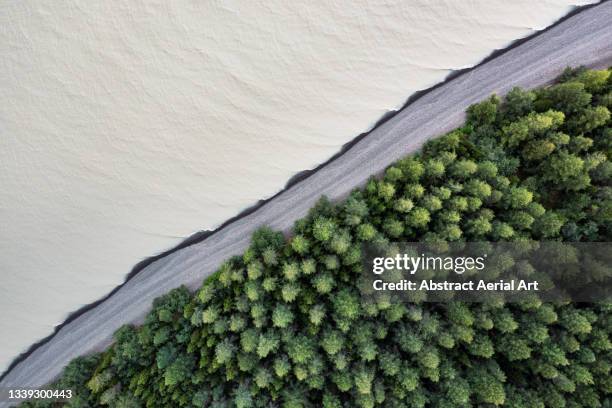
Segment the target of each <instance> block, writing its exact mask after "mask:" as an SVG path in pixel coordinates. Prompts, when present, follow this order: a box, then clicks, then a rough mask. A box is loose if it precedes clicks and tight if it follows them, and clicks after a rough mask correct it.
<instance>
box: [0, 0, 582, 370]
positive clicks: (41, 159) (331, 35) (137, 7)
mask: <svg viewBox="0 0 612 408" xmlns="http://www.w3.org/2000/svg"><path fill="white" fill-rule="evenodd" d="M588 2H589V1H588V0H547V1H538V2H534V1H532V0H518V1H512V2H509V1H505V0H473V1H463V0H461V1H460V0H454V1H439V0H438V1H425V0H422V1H383V0H378V1H366V0H352V1H348V0H339V1H334V2H330V1H301V2H296V1H292V2H286V1H266V2H260V1H182V2H169V3H168V2H161V1H141V0H138V1H134V0H130V1H127V0H126V1H88V2H76V1H64V2H42V1H34V0H19V1H17V0H2V1H1V2H0V53H1V55H2V61H1V62H0V88H1V94H0V98H1V99H0V216H1V218H0V225H1V226H0V273H1V278H2V285H1V287H0V333H1V335H0V370H2V369H4V368H5V367H6V366H7V365H8V364H9V362H10V361H11V359H12V358H14V357H15V356H16V355H17V354H18V353H20V352H22V351H24V350H25V349H27V347H28V346H29V345H30V344H31V343H32V342H34V341H37V340H39V339H41V338H42V337H44V336H46V335H48V334H50V333H51V331H52V329H53V326H54V325H56V324H58V323H60V322H61V321H62V320H63V319H64V318H65V317H66V316H67V314H68V313H69V312H70V311H73V310H75V309H77V308H79V307H80V306H81V305H83V304H86V303H89V302H92V301H94V300H96V299H98V298H100V297H101V296H103V295H104V294H106V293H108V292H109V291H110V290H111V289H112V288H113V287H115V286H116V285H118V284H120V283H121V282H122V281H123V279H124V277H125V275H126V274H127V273H128V272H129V270H130V269H131V267H132V266H133V265H134V264H135V263H137V262H138V261H140V260H142V259H143V258H144V257H147V256H150V255H154V254H156V253H159V252H162V251H163V250H166V249H168V248H170V247H172V246H174V245H176V244H177V243H179V242H180V241H181V240H182V239H183V238H185V237H187V236H189V235H190V234H192V233H193V232H195V231H197V230H201V229H211V228H215V227H216V226H218V225H219V224H220V223H222V222H223V221H224V220H226V219H227V218H229V217H232V216H234V215H236V214H237V213H238V212H239V211H240V210H242V209H244V208H245V207H247V206H249V205H251V204H253V203H255V202H256V201H257V200H259V199H261V198H265V197H269V196H271V195H273V194H274V193H276V192H277V191H279V190H280V189H281V188H282V187H283V186H284V184H285V182H286V181H287V180H288V179H289V178H290V177H291V176H292V175H293V174H295V173H296V172H298V171H300V170H304V169H309V168H313V167H315V166H316V165H317V164H319V163H321V162H323V161H325V160H326V159H327V158H329V157H330V156H331V155H333V154H334V153H335V152H337V151H338V150H339V149H340V147H341V146H342V145H343V144H344V143H346V142H347V141H349V140H351V139H352V138H353V137H355V136H356V135H358V134H359V133H362V132H364V131H366V130H368V129H369V128H370V127H371V126H372V125H373V124H374V123H375V122H376V121H377V120H378V119H379V118H380V117H381V116H382V115H383V114H384V113H385V112H387V111H388V110H392V109H396V108H398V107H399V106H401V105H402V104H403V103H404V102H405V100H406V98H407V97H408V96H410V95H411V94H412V93H414V92H415V91H418V90H420V89H424V88H427V87H429V86H431V85H434V84H436V83H438V82H440V81H442V80H443V79H444V78H445V77H446V76H447V75H448V74H449V73H450V72H451V71H452V70H456V69H461V68H466V67H470V66H473V65H475V64H476V63H478V62H479V61H480V60H482V59H483V58H484V57H486V56H487V55H488V54H489V53H491V52H492V51H493V50H495V49H498V48H502V47H505V46H506V45H508V44H509V43H510V42H511V41H513V40H515V39H518V38H522V37H525V36H527V35H529V34H532V33H533V32H534V30H540V29H543V28H545V27H546V26H548V25H550V24H551V23H553V22H554V21H556V20H557V19H558V18H560V17H562V16H563V15H564V14H566V13H567V12H569V11H570V10H571V9H572V6H573V5H579V4H585V3H588ZM542 63H543V64H544V63H546V61H542Z"/></svg>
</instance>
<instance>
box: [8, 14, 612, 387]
mask: <svg viewBox="0 0 612 408" xmlns="http://www.w3.org/2000/svg"><path fill="white" fill-rule="evenodd" d="M606 3H608V4H601V3H600V4H599V5H589V6H583V7H580V8H576V9H575V10H573V11H572V12H571V13H569V14H568V15H566V16H565V17H563V18H562V19H560V20H559V21H557V22H556V23H554V24H553V25H552V26H550V27H548V28H546V29H545V30H542V31H538V32H535V33H534V34H533V35H531V36H529V37H526V38H524V39H520V40H517V41H515V42H513V43H512V44H511V45H510V46H508V47H507V48H504V49H502V50H497V51H494V52H493V53H492V54H491V55H490V56H489V57H487V58H485V60H483V61H482V62H481V63H479V64H478V65H476V66H475V67H472V68H468V69H465V70H460V71H453V72H452V73H451V74H449V76H448V77H447V78H446V79H445V80H444V81H443V82H441V83H439V84H437V85H435V86H433V87H431V88H428V89H426V90H423V91H419V92H417V93H415V94H413V95H412V96H411V97H410V98H409V99H408V100H407V101H406V103H405V104H404V105H403V106H402V108H400V109H399V110H397V111H392V112H389V113H388V114H386V115H384V116H383V117H382V118H381V119H380V120H379V121H378V122H377V123H376V124H375V125H374V126H373V127H372V129H370V130H369V131H367V132H365V133H362V134H360V135H359V136H357V137H356V138H355V139H353V140H352V141H350V142H348V143H346V144H345V145H344V146H343V147H342V149H341V150H340V151H339V152H338V153H336V154H335V155H333V156H332V157H331V158H329V159H328V160H327V161H326V162H324V163H322V164H321V165H319V166H317V167H316V168H315V169H313V170H306V171H303V172H300V173H298V174H296V175H295V176H293V177H292V178H291V179H290V180H289V181H288V182H287V184H286V186H285V188H284V189H283V190H281V191H279V192H278V193H276V194H275V195H273V196H272V197H270V198H268V199H266V200H260V201H259V202H257V203H256V204H254V205H253V206H251V207H249V208H247V209H245V210H243V211H242V212H241V213H239V214H238V215H237V216H235V217H232V218H231V219H229V220H227V221H226V222H224V223H223V224H222V225H220V226H219V227H218V228H216V229H215V230H212V231H201V232H198V233H196V234H194V235H192V236H190V237H188V238H187V239H186V240H184V241H183V242H182V243H180V244H179V245H177V246H176V247H174V248H172V249H170V250H168V251H165V252H163V253H162V254H159V255H157V256H154V257H150V258H146V259H144V260H143V261H141V262H139V263H138V264H137V265H135V266H134V268H133V269H132V271H131V272H130V273H129V274H128V275H127V276H126V280H125V281H124V282H123V283H122V284H121V285H119V286H117V287H116V288H114V289H113V290H112V291H111V292H110V293H109V294H108V295H106V296H105V297H104V298H102V299H100V300H98V301H96V302H93V303H91V304H89V305H85V306H83V307H82V308H80V309H79V310H77V311H75V312H73V313H71V314H70V315H69V316H68V318H67V319H66V320H65V321H64V322H63V323H61V324H60V325H58V326H56V327H55V329H54V332H53V333H52V334H51V335H49V336H48V337H46V338H45V339H43V340H41V341H39V342H37V343H35V344H34V345H32V346H31V347H30V349H29V350H28V351H26V352H25V353H23V354H21V355H20V356H18V357H17V358H16V359H15V360H14V361H13V362H12V363H11V365H10V366H9V368H8V369H7V370H6V371H5V372H4V373H3V374H2V376H1V377H0V380H4V379H5V378H6V377H7V376H9V375H10V374H11V372H12V370H13V369H15V368H16V367H17V366H19V364H20V363H22V362H24V361H25V360H27V359H28V357H30V356H31V355H32V354H33V353H35V352H36V351H37V350H39V349H40V348H41V347H43V346H45V345H46V344H48V343H49V342H51V341H52V340H53V339H54V338H55V336H56V335H57V334H58V333H59V332H60V331H61V330H62V329H63V328H64V327H66V326H67V325H69V324H70V323H71V322H73V321H75V320H77V319H78V318H79V317H81V316H83V315H85V314H86V313H87V312H89V311H92V310H95V309H96V307H97V306H100V305H102V304H103V303H104V302H105V301H107V300H109V299H110V298H112V297H113V295H115V294H116V293H117V292H119V291H120V290H121V289H122V288H124V287H125V286H126V285H127V284H128V283H130V282H132V281H133V280H135V278H142V276H141V275H140V273H141V272H143V271H144V270H145V269H146V268H147V267H148V266H150V265H152V264H154V263H155V262H157V261H163V260H166V261H170V262H172V260H168V259H167V258H168V257H169V255H172V254H174V253H177V252H179V251H181V250H183V249H186V248H190V247H193V246H195V245H196V244H199V243H202V242H203V241H205V240H207V239H209V238H211V237H213V236H216V235H218V234H221V233H222V232H223V231H224V230H225V229H226V228H228V227H229V226H231V225H235V224H237V223H238V222H239V221H241V220H243V219H245V218H247V217H248V216H249V215H252V214H254V213H256V212H257V211H258V210H260V209H262V208H263V207H264V206H265V205H266V204H269V203H271V202H273V201H275V200H276V199H277V198H279V197H280V196H282V195H284V194H286V193H288V192H289V190H291V189H293V188H294V187H296V186H297V187H299V186H300V184H301V183H302V182H303V181H306V180H309V179H310V178H311V177H313V176H314V175H316V174H317V173H318V172H319V171H321V170H322V169H324V168H326V167H328V166H330V165H332V164H333V163H335V162H337V161H338V159H340V158H343V157H344V156H345V155H346V154H347V153H348V152H349V151H351V150H352V148H353V147H354V146H356V145H357V144H359V142H361V141H362V140H364V139H365V137H366V136H367V135H370V134H372V133H374V132H375V131H378V130H379V129H381V128H382V127H383V126H384V125H385V124H387V123H389V122H390V121H391V120H392V119H394V118H397V117H398V115H400V114H401V113H402V112H404V111H405V110H406V108H408V107H410V106H412V105H413V104H415V103H416V102H417V101H419V100H420V99H421V98H423V97H425V96H427V95H431V94H432V93H434V91H436V90H438V89H440V88H441V87H443V86H445V85H448V84H449V83H452V82H453V81H454V80H457V79H459V78H461V77H462V76H465V74H468V73H470V72H474V71H476V70H477V69H478V68H481V67H482V66H483V65H485V64H487V63H489V62H491V61H493V60H497V59H498V58H499V57H500V56H502V55H504V54H507V53H508V52H510V51H512V50H514V49H516V48H518V47H520V46H521V45H523V44H525V43H527V42H530V41H533V40H535V39H536V38H538V37H540V36H542V35H544V34H545V33H547V32H550V31H551V30H553V29H555V28H556V27H559V26H560V25H562V24H563V23H564V22H565V21H567V20H569V19H571V18H572V17H574V16H577V15H580V14H582V12H584V11H586V10H588V9H590V8H592V7H603V8H604V10H605V11H604V13H602V14H604V15H605V14H606V13H610V12H611V7H610V4H609V2H606ZM592 14H595V13H592ZM589 45H590V44H589ZM581 51H582V50H581ZM598 55H599V57H600V59H599V62H604V61H605V58H610V57H611V56H610V55H608V56H606V54H605V53H602V54H598ZM605 62H607V61H605ZM538 79H539V80H540V81H542V80H544V81H548V80H551V79H553V78H550V77H548V78H541V77H540V78H536V80H538ZM532 80H533V79H532ZM397 120H398V121H399V120H401V118H399V119H397ZM406 136H408V135H406ZM417 147H418V146H417ZM404 154H406V152H402V153H401V155H404ZM387 164H388V163H387ZM383 167H386V164H385V165H384V166H383ZM354 187H355V186H354V185H353V186H351V188H350V189H352V188H354ZM350 189H349V190H350ZM247 240H248V237H247ZM200 282H201V279H200ZM149 304H150V303H149ZM111 334H112V333H111ZM100 342H103V340H101V341H100ZM89 351H91V350H89ZM86 352H87V351H86Z"/></svg>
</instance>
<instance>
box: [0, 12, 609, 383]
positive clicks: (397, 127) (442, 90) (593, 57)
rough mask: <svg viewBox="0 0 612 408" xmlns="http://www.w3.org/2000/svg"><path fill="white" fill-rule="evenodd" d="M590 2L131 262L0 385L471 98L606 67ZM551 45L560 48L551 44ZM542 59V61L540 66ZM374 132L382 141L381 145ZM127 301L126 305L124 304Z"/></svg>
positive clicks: (439, 126)
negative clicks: (286, 180) (261, 194)
mask: <svg viewBox="0 0 612 408" xmlns="http://www.w3.org/2000/svg"><path fill="white" fill-rule="evenodd" d="M596 9H597V10H587V11H584V12H583V13H580V14H578V15H575V16H573V17H571V18H569V19H566V20H565V21H564V22H563V23H561V24H558V25H557V26H555V27H554V28H553V29H550V30H547V31H546V32H545V33H543V34H542V33H539V35H537V36H536V37H533V38H531V39H530V40H529V41H527V42H522V44H520V45H518V46H514V47H513V48H512V49H511V50H510V51H507V52H505V53H504V54H502V55H501V56H499V57H497V58H495V59H490V60H489V62H487V63H485V64H481V65H479V66H478V67H477V68H475V69H471V70H469V71H468V73H466V74H464V75H460V76H456V77H455V78H454V79H453V80H451V81H446V82H445V83H444V84H443V85H441V86H440V85H439V86H436V87H434V89H433V90H430V91H429V92H427V93H425V94H422V95H421V96H420V98H419V99H416V100H414V99H413V100H412V103H411V104H409V106H408V107H407V108H406V109H404V110H402V111H400V112H399V113H397V114H395V115H394V116H393V117H392V118H391V119H386V120H385V121H384V123H382V124H381V125H380V126H377V127H376V128H375V129H374V130H372V131H371V132H369V135H370V136H371V137H363V136H361V137H359V138H357V140H356V141H354V142H352V145H351V146H352V147H351V148H350V149H346V150H344V149H343V150H344V154H341V155H340V156H338V155H336V156H334V158H332V159H331V160H330V161H328V162H326V163H325V164H324V166H323V167H319V168H318V171H316V172H313V173H310V176H309V177H307V178H306V179H301V182H299V183H295V180H296V179H295V178H294V179H292V181H293V182H294V183H293V184H292V185H290V186H289V187H288V188H287V189H286V190H283V191H282V192H280V193H278V194H277V195H275V196H274V197H273V198H271V199H270V200H268V201H267V202H264V203H260V204H258V205H257V206H255V207H254V208H252V209H249V210H246V213H242V214H241V215H239V216H238V217H237V218H234V219H232V220H230V221H228V222H227V223H225V224H224V225H223V226H222V227H221V228H219V229H218V230H216V231H214V232H211V233H210V234H208V235H206V236H199V237H197V239H196V240H195V241H196V242H197V243H194V242H191V243H192V244H193V245H191V246H188V247H183V248H182V249H181V250H177V249H173V250H171V251H168V252H167V253H166V254H172V255H169V256H164V257H161V258H159V257H156V259H155V260H154V261H144V262H146V263H148V265H147V266H146V267H141V269H140V272H139V273H136V272H138V270H139V269H137V268H138V266H137V267H136V268H135V269H134V270H133V272H132V274H134V275H133V277H132V279H129V280H128V282H126V283H125V284H124V285H122V287H120V288H117V289H116V290H115V291H114V292H115V293H114V295H113V296H111V297H109V298H107V299H106V301H103V302H102V303H99V304H98V306H97V307H95V308H90V310H88V311H85V312H81V314H80V315H78V316H77V317H75V318H73V319H72V320H71V321H70V322H69V323H67V324H65V325H64V327H62V328H61V329H60V330H59V331H58V332H57V334H56V336H54V337H53V338H52V339H51V340H50V341H48V342H46V343H45V344H43V345H41V346H40V347H38V348H37V349H35V350H33V351H32V352H31V353H30V354H29V355H28V356H27V357H26V358H25V359H24V360H23V361H22V362H21V363H19V364H17V365H13V370H10V371H9V372H8V373H6V374H5V376H4V378H3V381H2V385H3V386H7V385H19V386H25V385H27V386H37V385H41V384H44V383H45V382H47V381H49V380H50V379H52V378H53V377H54V376H55V375H57V373H58V372H59V371H60V370H61V367H62V366H63V365H64V364H65V363H66V362H67V361H69V360H70V359H71V358H73V357H75V356H77V355H80V354H83V353H87V352H89V351H92V350H98V349H100V348H102V347H104V346H106V345H107V344H108V343H109V342H110V337H111V336H112V332H114V330H115V329H116V328H118V327H119V326H120V325H121V324H123V323H125V322H138V321H140V319H142V316H143V315H144V313H146V311H147V310H148V307H149V305H150V302H151V300H152V298H153V297H155V296H158V295H160V294H162V293H165V292H166V291H167V290H169V289H171V288H173V287H175V286H178V285H179V284H181V283H186V284H187V285H188V286H189V287H191V288H194V287H197V286H199V284H200V282H201V280H202V278H203V277H205V276H206V275H207V274H209V273H210V272H212V271H213V270H214V268H215V267H216V265H218V263H219V262H220V261H222V260H223V259H225V258H227V257H228V256H230V255H233V254H236V253H239V252H241V251H242V250H243V249H244V247H246V245H247V244H248V239H249V235H250V232H251V231H252V230H253V229H255V228H256V227H257V226H259V225H263V224H268V225H271V226H272V227H273V228H276V229H281V230H285V231H286V230H287V229H288V228H290V227H291V225H292V224H293V221H294V220H295V219H297V218H299V217H301V216H303V215H304V214H305V212H306V211H307V209H308V208H309V207H310V206H311V204H312V202H313V201H315V200H316V198H317V197H318V195H319V194H327V195H328V196H330V198H333V199H339V198H341V197H343V196H344V195H346V193H347V192H348V191H349V190H350V189H351V188H352V187H354V186H355V185H360V184H361V183H363V182H364V181H365V180H366V179H367V177H369V175H370V174H373V173H378V172H379V171H380V170H382V169H383V168H384V167H386V166H387V165H388V164H389V163H391V162H392V161H394V160H395V159H397V158H398V157H401V156H403V155H405V154H406V153H408V152H410V151H414V150H415V149H418V147H420V145H421V144H422V143H423V142H424V141H425V140H426V139H428V138H430V137H435V136H436V135H438V134H440V133H443V132H444V131H446V130H449V129H451V128H453V127H455V126H456V125H458V124H459V123H460V122H461V120H462V118H463V110H464V108H465V106H467V105H468V104H469V103H472V102H474V101H476V100H479V99H482V98H483V97H486V96H487V95H488V94H490V93H491V92H494V91H496V92H498V93H504V92H506V91H507V90H508V88H509V87H510V86H512V85H517V84H519V85H522V86H526V87H531V86H537V85H541V84H544V83H546V82H547V81H549V80H550V79H552V78H554V76H556V75H557V74H558V73H559V72H560V70H561V69H562V68H563V67H564V66H565V65H578V64H587V65H590V66H605V65H608V64H609V63H610V61H611V60H612V50H610V46H609V45H610V44H612V29H610V28H607V27H605V23H606V22H607V21H608V20H609V19H611V18H612V3H609V2H608V3H605V4H602V5H599V6H596ZM553 44H555V45H556V44H562V45H563V47H561V48H557V49H555V47H554V46H551V45H553ZM510 54H513V55H510ZM540 62H541V63H542V64H543V65H544V66H538V63H540ZM449 95H451V96H450V97H449ZM438 105H441V106H438ZM436 114H437V115H441V116H442V115H444V116H445V118H439V117H437V116H436ZM431 119H436V120H437V123H436V124H435V125H430V124H429V122H430V121H431ZM419 123H420V124H419ZM381 140H388V142H387V141H385V142H383V143H381ZM372 159H374V160H372ZM364 163H367V165H363V164H364ZM330 180H331V181H330ZM347 186H350V187H347ZM234 237H240V238H239V239H235V238H234ZM139 265H140V264H139ZM131 299H136V301H135V302H133V301H131ZM132 306H134V307H133V308H132ZM126 307H129V308H130V311H129V312H128V311H127V309H126ZM77 313H78V312H77ZM96 321H97V322H102V324H96ZM93 327H97V329H92V328H93ZM26 366H29V367H26Z"/></svg>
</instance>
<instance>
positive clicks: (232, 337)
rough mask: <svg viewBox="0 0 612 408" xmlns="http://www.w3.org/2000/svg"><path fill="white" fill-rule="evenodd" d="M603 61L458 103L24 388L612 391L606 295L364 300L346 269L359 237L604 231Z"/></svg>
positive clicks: (542, 402)
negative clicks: (395, 152)
mask: <svg viewBox="0 0 612 408" xmlns="http://www.w3.org/2000/svg"><path fill="white" fill-rule="evenodd" d="M611 72H612V71H611V70H601V71H595V70H586V69H573V70H571V69H568V70H566V71H565V72H564V74H563V75H562V76H561V77H560V78H559V80H558V82H557V83H556V84H555V85H553V86H549V87H544V88H541V89H536V90H522V89H518V88H515V89H513V90H512V91H511V92H509V93H508V94H507V95H506V97H505V98H504V100H503V101H502V100H501V99H500V98H499V97H497V96H492V97H491V98H489V99H487V100H485V101H483V102H481V103H478V104H476V105H473V106H471V107H470V108H469V109H468V111H467V118H466V122H465V125H464V126H463V127H462V128H459V129H456V130H455V131H453V132H450V133H449V134H446V135H444V136H442V137H440V138H438V139H436V140H433V141H431V142H429V143H428V144H427V145H426V146H424V148H423V149H422V151H421V152H419V153H418V154H416V155H411V156H409V157H406V158H404V159H402V160H400V161H398V162H397V163H395V164H393V165H392V166H390V167H389V168H388V169H387V170H386V172H385V173H384V175H382V176H381V177H378V178H372V179H371V180H370V181H369V182H368V183H367V185H366V186H365V187H364V188H362V189H359V190H355V191H354V192H353V193H352V194H351V195H350V196H349V197H348V198H347V199H346V200H345V201H344V202H340V203H330V202H328V201H326V200H325V199H322V200H321V201H320V203H319V204H318V205H317V206H316V207H315V208H313V209H312V211H311V212H310V214H309V215H308V216H307V217H306V218H304V219H302V220H299V221H297V222H296V224H295V226H294V229H293V232H292V235H291V236H290V237H284V236H283V235H282V234H281V233H278V232H275V231H272V230H269V229H261V230H259V231H258V232H257V233H255V234H254V236H253V237H252V243H251V246H250V248H249V249H248V250H247V251H246V252H245V253H244V254H243V255H242V256H241V257H235V258H232V259H229V260H227V262H226V263H224V264H223V265H222V266H221V267H220V268H219V270H218V271H217V272H216V273H215V274H214V275H213V276H212V277H210V278H209V279H206V281H205V282H204V283H203V285H202V287H201V288H200V289H199V290H198V291H197V292H196V293H190V292H189V291H188V290H187V289H185V288H177V289H175V290H173V291H172V292H170V293H168V294H167V295H165V296H163V297H161V298H159V299H157V300H156V301H155V302H154V304H153V306H152V310H151V312H150V313H149V314H148V316H147V317H146V320H145V322H144V324H143V325H142V326H140V327H132V326H125V327H123V328H121V329H120V330H118V331H117V333H116V334H115V343H114V345H113V346H112V347H110V348H109V349H108V350H106V351H105V352H103V353H100V354H96V355H91V356H85V357H81V358H78V359H76V360H74V361H73V362H71V363H70V364H69V365H68V366H67V367H66V368H65V370H64V373H63V376H62V377H61V378H60V379H59V380H58V381H57V383H56V384H55V386H56V387H58V388H71V389H73V390H74V391H75V393H76V397H74V398H72V399H71V400H70V401H69V402H63V403H60V402H55V403H50V402H46V403H44V402H28V403H24V404H22V405H21V406H22V407H49V406H61V405H66V406H70V407H96V406H110V407H121V408H128V407H130V408H131V407H215V408H222V407H223V408H224V407H238V408H248V407H286V408H293V407H295V408H298V407H304V408H306V407H324V408H340V407H379V406H380V407H438V408H450V407H471V406H481V407H486V406H504V407H512V408H519V407H520V408H537V407H542V408H544V407H550V408H562V407H567V408H573V407H612V375H611V369H612V342H611V335H612V313H611V311H612V304H610V303H593V304H573V303H569V302H565V303H555V304H551V303H542V302H540V301H537V300H534V301H530V302H521V303H513V304H510V303H503V302H492V303H480V304H477V303H461V302H448V303H402V302H388V301H384V299H377V300H376V301H372V299H369V298H367V297H364V296H361V295H360V293H359V289H358V288H357V287H356V283H355V282H356V280H357V279H356V277H357V276H358V275H359V274H360V273H361V272H362V268H363V265H362V262H361V258H362V245H363V244H364V243H369V242H379V243H380V242H393V241H436V240H438V241H457V240H464V241H484V240H489V241H512V240H526V239H535V240H562V241H582V242H588V241H610V238H611V232H612V224H611V220H612V188H611V186H610V181H611V177H612V162H611V161H610V159H609V158H610V157H611V154H612V126H611V123H612V121H611V119H610V109H612V75H610V73H611Z"/></svg>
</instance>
